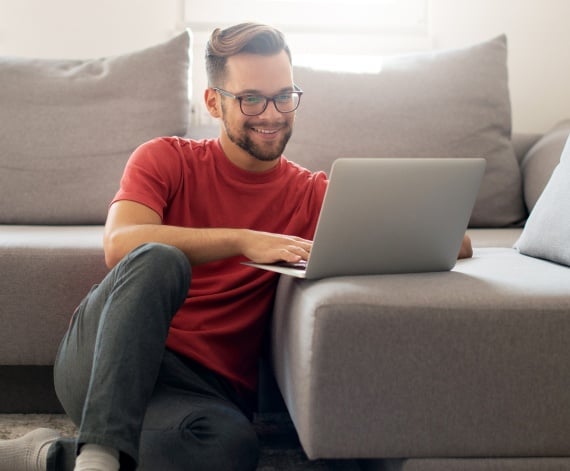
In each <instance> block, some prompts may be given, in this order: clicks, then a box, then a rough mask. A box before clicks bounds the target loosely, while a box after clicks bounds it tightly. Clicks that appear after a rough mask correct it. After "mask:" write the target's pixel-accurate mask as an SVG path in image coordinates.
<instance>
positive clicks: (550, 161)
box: [521, 119, 570, 213]
mask: <svg viewBox="0 0 570 471" xmlns="http://www.w3.org/2000/svg"><path fill="white" fill-rule="evenodd" d="M568 135H570V119H569V120H565V121H561V122H560V123H558V124H557V125H556V126H554V128H552V129H551V130H550V131H548V132H547V133H546V134H544V136H542V137H541V138H540V139H539V140H538V141H537V142H536V143H535V144H534V145H533V146H532V147H531V148H530V150H529V151H528V152H527V153H526V155H525V156H524V158H523V160H522V162H521V170H522V177H523V193H524V199H525V203H526V207H527V209H528V212H529V213H530V211H532V208H534V205H535V204H536V201H537V200H538V198H539V196H540V195H541V193H542V190H544V187H545V186H546V184H547V183H548V180H549V179H550V175H552V172H553V170H554V168H555V167H556V165H557V164H558V162H560V155H561V154H562V149H563V148H564V144H565V143H566V140H567V139H568Z"/></svg>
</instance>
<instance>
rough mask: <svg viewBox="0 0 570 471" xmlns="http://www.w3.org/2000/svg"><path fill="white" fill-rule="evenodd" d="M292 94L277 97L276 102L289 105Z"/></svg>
mask: <svg viewBox="0 0 570 471" xmlns="http://www.w3.org/2000/svg"><path fill="white" fill-rule="evenodd" d="M291 96H292V95H291V94H290V93H284V94H283V95H277V96H276V97H275V100H277V101H278V102H279V103H287V102H289V101H291Z"/></svg>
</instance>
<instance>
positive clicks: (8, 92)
mask: <svg viewBox="0 0 570 471" xmlns="http://www.w3.org/2000/svg"><path fill="white" fill-rule="evenodd" d="M189 47H190V33H189V32H187V31H186V32H184V33H182V34H180V35H178V36H176V37H174V38H173V39H171V40H169V41H166V42H164V43H162V44H159V45H156V46H154V47H150V48H147V49H144V50H141V51H137V52H133V53H130V54H123V55H119V56H114V57H106V58H99V59H90V60H48V59H25V58H6V57H4V58H0V103H1V104H2V105H1V106H0V123H2V126H0V169H1V173H0V195H1V198H0V223H2V224H101V223H103V222H104V221H105V217H106V214H107V206H108V204H109V202H110V201H111V199H112V197H113V195H114V193H115V192H116V190H117V189H118V185H119V181H120V177H121V174H122V171H123V168H124V166H125V163H126V161H127V159H128V157H129V155H130V154H131V152H132V151H133V150H134V149H135V148H136V146H137V145H139V144H141V143H142V142H144V141H146V140H148V139H151V138H153V137H156V136H161V135H183V134H184V133H185V132H186V131H187V128H188V121H189V107H190V105H189V96H188V90H189V88H188V80H189V73H190V72H189V70H190V68H189V67H190V56H189Z"/></svg>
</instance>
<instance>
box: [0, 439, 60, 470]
mask: <svg viewBox="0 0 570 471" xmlns="http://www.w3.org/2000/svg"><path fill="white" fill-rule="evenodd" d="M58 438H60V435H59V433H58V432H56V431H55V430H51V429H49V428H38V429H36V430H32V431H31V432H28V433H27V434H26V435H24V436H22V437H20V438H16V439H14V440H1V441H0V471H45V469H46V461H47V452H48V449H49V447H50V445H51V444H52V443H53V442H54V441H55V440H57V439H58Z"/></svg>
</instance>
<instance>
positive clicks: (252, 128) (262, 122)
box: [220, 51, 295, 162]
mask: <svg viewBox="0 0 570 471" xmlns="http://www.w3.org/2000/svg"><path fill="white" fill-rule="evenodd" d="M223 88H224V89H225V90H227V91H228V92H230V93H232V94H234V95H243V94H248V95H249V94H253V95H263V96H268V97H272V96H274V95H277V94H279V93H283V92H290V91H293V78H292V69H291V64H290V63H289V58H288V56H287V54H286V53H285V52H284V51H282V52H280V53H279V54H275V55H271V56H262V55H257V54H238V55H236V56H232V57H230V58H229V59H228V62H227V78H226V81H225V83H224V84H223ZM220 99H221V109H222V116H221V118H222V121H223V125H224V126H223V127H224V129H223V131H225V134H226V136H227V140H229V141H230V142H229V143H228V144H229V146H230V147H233V149H234V150H237V148H239V149H240V150H241V151H242V152H245V153H247V154H248V155H249V156H251V157H253V158H254V159H257V160H258V161H262V162H273V161H276V160H277V159H278V158H279V157H280V156H281V154H282V153H283V150H284V149H285V146H286V145H287V142H288V141H289V138H290V137H291V134H292V132H293V122H294V120H295V113H294V112H292V113H280V112H279V111H277V110H276V109H275V106H274V103H273V102H271V101H270V102H268V104H267V108H266V109H265V111H264V112H263V113H261V114H259V115H257V116H246V115H244V114H243V113H242V112H241V110H240V104H239V101H238V100H235V99H232V98H229V97H223V96H221V97H220ZM222 138H224V136H223V133H222ZM225 150H226V152H227V151H228V150H230V149H225Z"/></svg>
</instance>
